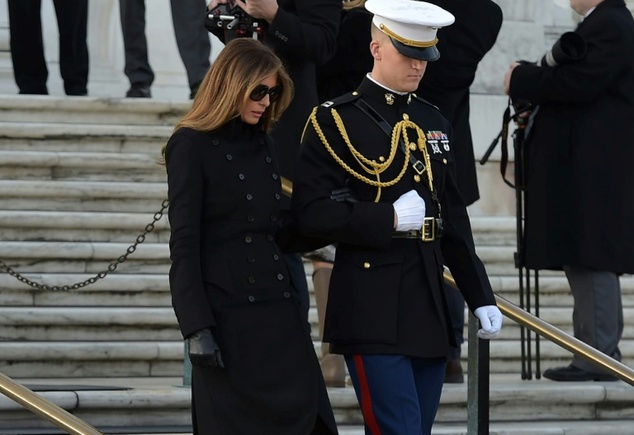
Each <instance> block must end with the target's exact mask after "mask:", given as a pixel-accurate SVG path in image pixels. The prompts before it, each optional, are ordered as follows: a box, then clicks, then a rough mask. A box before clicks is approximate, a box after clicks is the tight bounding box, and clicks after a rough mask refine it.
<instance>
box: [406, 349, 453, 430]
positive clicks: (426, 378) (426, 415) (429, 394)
mask: <svg viewBox="0 0 634 435" xmlns="http://www.w3.org/2000/svg"><path fill="white" fill-rule="evenodd" d="M412 367H413V368H414V380H415V382H416V390H417V391H418V401H419V403H420V416H421V426H422V428H423V434H425V435H429V434H431V428H432V426H433V425H434V419H435V418H436V412H437V411H438V406H439V404H440V396H441V395H442V384H443V382H442V375H443V373H444V371H445V361H444V359H443V358H412Z"/></svg>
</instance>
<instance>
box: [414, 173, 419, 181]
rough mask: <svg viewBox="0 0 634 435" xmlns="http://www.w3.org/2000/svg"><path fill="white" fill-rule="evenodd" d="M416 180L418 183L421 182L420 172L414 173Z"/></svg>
mask: <svg viewBox="0 0 634 435" xmlns="http://www.w3.org/2000/svg"><path fill="white" fill-rule="evenodd" d="M414 181H416V182H417V183H420V175H418V174H416V175H414Z"/></svg>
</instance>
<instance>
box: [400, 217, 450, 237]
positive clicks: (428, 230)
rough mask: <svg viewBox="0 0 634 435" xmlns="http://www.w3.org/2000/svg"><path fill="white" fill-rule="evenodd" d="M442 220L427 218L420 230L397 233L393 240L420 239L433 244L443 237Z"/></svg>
mask: <svg viewBox="0 0 634 435" xmlns="http://www.w3.org/2000/svg"><path fill="white" fill-rule="evenodd" d="M442 230H443V227H442V219H438V218H435V217H426V218H425V219H423V225H422V227H421V229H420V230H409V231H396V232H395V233H394V234H392V238H396V239H419V240H422V241H423V242H433V241H434V240H436V239H439V238H440V237H442Z"/></svg>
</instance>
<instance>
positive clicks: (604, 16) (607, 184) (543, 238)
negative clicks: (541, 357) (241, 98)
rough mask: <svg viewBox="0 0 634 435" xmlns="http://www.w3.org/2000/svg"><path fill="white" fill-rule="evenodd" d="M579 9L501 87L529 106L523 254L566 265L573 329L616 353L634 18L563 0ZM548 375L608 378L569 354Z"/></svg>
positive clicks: (632, 149) (610, 5) (632, 148)
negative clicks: (549, 46)
mask: <svg viewBox="0 0 634 435" xmlns="http://www.w3.org/2000/svg"><path fill="white" fill-rule="evenodd" d="M570 5H571V7H572V8H573V9H574V10H575V11H576V12H577V13H578V14H580V15H581V16H582V17H583V20H582V22H581V23H580V24H579V26H578V27H577V29H575V31H574V32H573V33H574V35H573V36H571V35H564V36H565V37H562V38H561V39H560V40H559V41H558V43H557V44H555V47H553V50H552V51H551V52H550V53H548V54H547V55H546V56H545V58H544V59H542V60H540V61H539V62H538V63H535V64H527V63H522V64H520V63H519V62H513V63H512V64H511V66H510V68H509V70H508V71H507V72H506V74H505V76H504V88H505V90H506V93H507V94H508V95H509V96H510V97H511V99H513V100H514V101H519V100H523V101H526V102H528V103H530V104H531V105H532V107H534V108H533V113H532V115H531V121H530V122H529V124H532V126H531V128H530V134H528V135H527V137H526V148H527V150H528V151H527V154H528V155H527V156H525V157H524V158H525V159H526V161H527V167H528V173H527V190H526V223H525V228H526V229H525V246H526V251H525V262H526V267H528V268H530V269H555V270H562V269H563V271H564V272H565V274H566V277H567V279H568V282H569V285H570V288H571V291H572V295H573V298H574V311H573V328H574V335H575V337H577V338H578V339H580V340H582V341H584V342H585V343H587V344H589V345H591V346H593V347H595V348H597V349H598V350H600V351H602V352H604V353H605V354H606V355H608V356H610V357H612V358H614V359H616V360H620V359H621V352H620V350H619V340H620V338H621V335H622V332H623V308H622V304H621V289H620V284H619V275H621V274H623V273H633V272H634V227H633V226H632V224H631V222H633V221H634V201H632V198H634V171H632V169H631V163H632V162H633V161H634V145H633V144H632V138H633V137H634V123H632V119H634V20H633V19H632V14H631V13H630V11H629V10H628V9H627V7H626V5H625V2H624V1H623V0H570ZM544 377H545V378H548V379H552V380H554V381H591V380H594V381H614V380H617V378H616V377H614V376H612V375H609V374H606V373H604V372H600V371H598V369H597V368H596V367H594V366H593V365H591V364H589V363H588V362H586V361H584V360H583V359H581V358H579V357H577V356H576V355H575V356H573V358H572V362H571V364H570V365H569V366H566V367H559V368H551V369H548V370H546V371H545V372H544Z"/></svg>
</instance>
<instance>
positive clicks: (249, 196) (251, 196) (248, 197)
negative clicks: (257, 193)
mask: <svg viewBox="0 0 634 435" xmlns="http://www.w3.org/2000/svg"><path fill="white" fill-rule="evenodd" d="M246 198H247V201H251V200H252V199H253V195H251V194H250V193H247V195H246Z"/></svg>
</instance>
